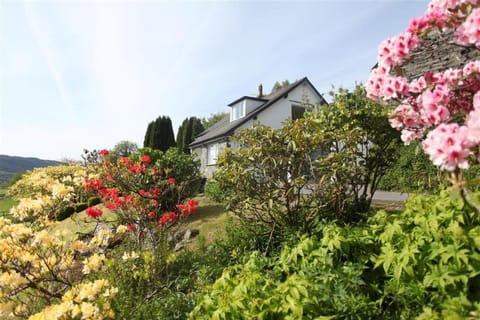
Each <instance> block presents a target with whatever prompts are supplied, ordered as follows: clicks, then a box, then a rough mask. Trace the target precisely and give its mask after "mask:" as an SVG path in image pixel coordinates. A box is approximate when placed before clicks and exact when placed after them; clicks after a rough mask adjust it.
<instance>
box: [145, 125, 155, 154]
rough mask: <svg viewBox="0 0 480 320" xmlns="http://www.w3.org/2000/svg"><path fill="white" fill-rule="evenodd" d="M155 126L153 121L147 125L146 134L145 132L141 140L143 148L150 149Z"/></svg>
mask: <svg viewBox="0 0 480 320" xmlns="http://www.w3.org/2000/svg"><path fill="white" fill-rule="evenodd" d="M154 126H155V121H152V122H150V123H149V124H148V127H147V132H145V138H144V139H143V147H144V148H146V147H150V144H151V141H152V131H153V127H154Z"/></svg>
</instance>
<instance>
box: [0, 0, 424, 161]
mask: <svg viewBox="0 0 480 320" xmlns="http://www.w3.org/2000/svg"><path fill="white" fill-rule="evenodd" d="M427 5H428V1H421V0H418V1H413V0H410V1H400V0H397V1H388V0H384V1H353V0H352V1H334V0H331V1H320V0H318V1H304V2H301V1H229V2H227V1H208V2H207V1H202V2H200V1H188V2H186V1H184V2H173V1H34V2H21V1H13V0H12V1H8V0H2V1H1V2H0V154H8V155H19V156H34V157H39V158H43V159H54V160H61V159H64V158H69V159H79V157H80V154H81V153H82V150H83V149H84V148H87V149H95V148H97V149H98V148H112V147H113V146H114V145H115V144H116V143H117V142H119V141H121V140H129V141H133V142H136V143H138V144H139V145H141V144H142V143H143V137H144V134H145V130H146V128H147V125H148V123H149V122H150V121H152V120H154V119H155V118H156V117H158V116H160V115H168V116H170V118H171V119H172V121H173V126H174V130H175V131H176V130H177V128H178V126H179V125H180V124H181V122H182V121H183V119H184V118H186V117H188V116H197V117H205V116H209V115H210V114H212V113H216V112H218V111H226V110H227V108H226V105H227V104H228V103H230V102H231V101H233V100H235V99H236V98H238V97H240V96H243V95H250V94H251V95H254V94H256V90H257V86H258V84H260V83H262V84H263V86H264V88H265V90H264V91H269V90H270V89H271V88H272V86H273V84H274V82H275V81H277V80H279V81H282V80H285V79H288V80H290V81H291V82H292V81H294V80H296V79H300V78H302V77H304V76H307V77H308V78H309V79H310V81H311V82H312V83H313V84H314V85H315V86H316V87H317V89H318V90H319V91H320V93H323V94H325V97H326V98H327V100H329V97H328V92H329V91H330V89H331V87H332V85H334V86H335V87H340V86H343V87H352V86H353V85H354V83H355V81H362V82H365V81H366V79H367V78H368V74H369V70H370V68H371V67H372V65H373V64H375V61H376V54H377V47H378V44H379V43H380V42H381V41H382V40H384V39H386V38H387V37H391V36H394V35H396V34H398V33H400V32H402V31H403V30H405V29H406V26H407V24H408V22H409V21H410V19H411V18H413V17H416V16H419V15H421V14H422V13H423V12H424V11H425V9H426V8H427Z"/></svg>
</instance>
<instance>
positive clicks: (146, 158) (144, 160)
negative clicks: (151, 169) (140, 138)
mask: <svg viewBox="0 0 480 320" xmlns="http://www.w3.org/2000/svg"><path fill="white" fill-rule="evenodd" d="M140 161H142V163H143V164H145V165H146V166H148V165H149V164H150V162H151V161H152V159H151V158H150V156H149V155H148V154H146V155H144V156H142V157H141V158H140Z"/></svg>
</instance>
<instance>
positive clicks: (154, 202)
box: [152, 199, 160, 207]
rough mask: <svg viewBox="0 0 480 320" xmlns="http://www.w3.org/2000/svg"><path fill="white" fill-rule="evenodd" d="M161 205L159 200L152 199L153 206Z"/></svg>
mask: <svg viewBox="0 0 480 320" xmlns="http://www.w3.org/2000/svg"><path fill="white" fill-rule="evenodd" d="M159 205H160V204H159V203H158V201H157V200H155V199H153V200H152V206H153V207H158V206H159Z"/></svg>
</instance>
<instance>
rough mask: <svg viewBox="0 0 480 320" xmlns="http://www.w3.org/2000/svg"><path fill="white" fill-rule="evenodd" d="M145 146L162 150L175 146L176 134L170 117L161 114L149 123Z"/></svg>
mask: <svg viewBox="0 0 480 320" xmlns="http://www.w3.org/2000/svg"><path fill="white" fill-rule="evenodd" d="M143 146H144V147H148V148H152V149H158V150H161V151H167V150H168V149H169V148H171V147H175V136H174V134H173V127H172V120H171V119H170V117H168V116H161V117H158V118H157V119H156V120H155V121H152V122H150V123H149V124H148V127H147V132H146V133H145V140H144V142H143Z"/></svg>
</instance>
